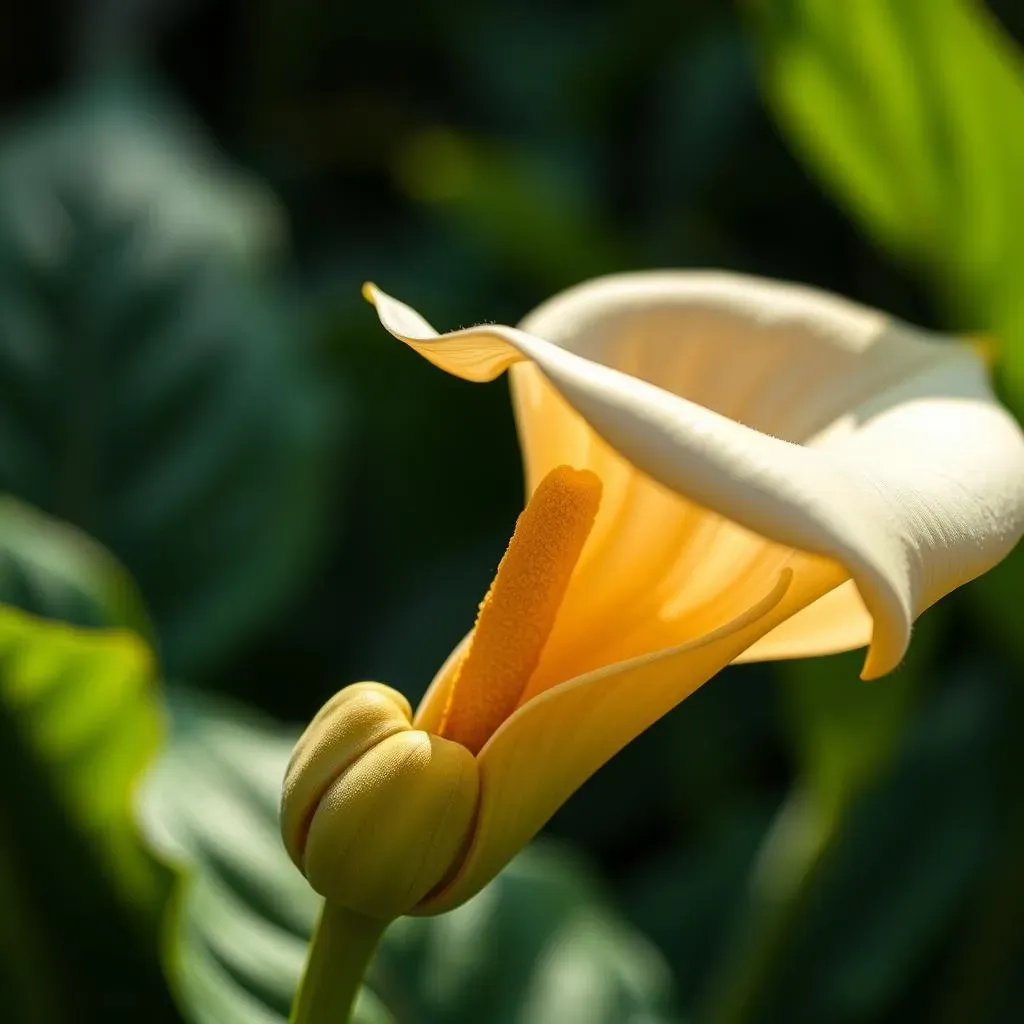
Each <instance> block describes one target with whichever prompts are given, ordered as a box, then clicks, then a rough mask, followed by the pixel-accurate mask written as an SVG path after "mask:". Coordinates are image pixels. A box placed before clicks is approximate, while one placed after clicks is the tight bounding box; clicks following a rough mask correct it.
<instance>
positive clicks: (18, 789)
mask: <svg viewBox="0 0 1024 1024" xmlns="http://www.w3.org/2000/svg"><path fill="white" fill-rule="evenodd" d="M96 554H97V553H96V552H90V557H92V556H93V555H96ZM90 589H91V588H90V587H89V585H88V581H87V580H86V581H84V586H83V592H90ZM162 735H163V715H162V710H161V703H160V698H159V693H158V691H157V689H156V687H155V684H154V678H153V658H152V654H151V653H150V651H149V649H148V648H147V647H146V646H145V645H144V643H143V642H142V641H141V640H140V639H139V638H138V637H137V636H135V635H134V634H132V633H129V632H127V631H105V632H93V631H86V630H81V629H77V628H74V627H71V626H68V625H66V624H63V623H53V622H47V621H44V620H42V619H38V618H36V617H34V616H31V615H28V614H25V613H23V612H21V611H18V610H15V609H12V608H9V607H6V606H0V771H2V773H3V777H4V779H5V783H4V786H3V789H2V796H0V835H2V836H3V841H2V843H0V846H2V847H3V849H2V850H0V892H2V895H3V906H4V912H3V914H0V947H2V948H3V952H4V955H3V958H2V964H0V968H2V970H0V975H3V976H5V977H2V978H0V981H3V983H4V984H3V987H4V990H5V992H6V991H8V990H11V991H12V993H13V996H14V1001H15V1004H14V1009H13V1010H12V1011H11V1012H13V1014H14V1016H13V1018H12V1019H16V1020H18V1021H24V1022H25V1024H36V1022H37V1021H38V1022H46V1024H51V1022H56V1021H61V1022H64V1021H68V1022H70V1021H75V1022H78V1021H81V1022H87V1021H92V1020H97V1019H99V1020H109V1019H114V1018H115V1017H116V1016H117V1015H118V1014H120V1013H128V1012H130V1011H131V1007H132V1006H134V1005H136V1004H135V1003H134V1000H135V999H137V998H140V999H141V998H146V999H149V1000H153V1002H152V1014H153V1019H154V1020H161V1019H165V1018H163V1017H162V1016H161V1010H160V1002H159V1000H160V990H159V988H154V985H155V983H156V975H155V959H156V957H155V947H156V942H155V938H154V936H155V935H156V929H157V926H158V924H159V921H160V917H161V914H162V911H163V905H164V900H165V898H166V896H167V893H168V891H169V881H170V879H169V877H168V875H167V873H166V870H165V868H164V867H163V866H162V865H161V864H159V862H158V861H156V859H155V858H153V857H152V855H151V854H150V852H149V850H148V849H147V847H146V846H145V845H144V844H143V843H142V841H141V840H140V838H139V835H138V832H137V828H136V825H135V820H134V816H133V814H132V809H131V802H132V792H133V789H134V787H135V784H136V781H137V779H138V777H139V776H140V774H141V773H142V771H143V769H144V768H146V767H147V766H148V764H149V762H150V760H151V759H152V758H153V756H154V755H155V752H156V749H157V747H158V746H159V743H160V740H161V737H162ZM8 837H13V838H14V840H15V841H12V842H8ZM147 956H148V958H149V959H148V960H147ZM56 979H62V980H61V981H60V983H59V984H58V983H56ZM41 986H42V987H41ZM47 986H49V987H47ZM72 993H74V995H73V998H71V994H72ZM8 1009H9V1007H8V1005H7V1004H6V1003H5V1013H6V1012H8ZM94 1014H95V1016H94Z"/></svg>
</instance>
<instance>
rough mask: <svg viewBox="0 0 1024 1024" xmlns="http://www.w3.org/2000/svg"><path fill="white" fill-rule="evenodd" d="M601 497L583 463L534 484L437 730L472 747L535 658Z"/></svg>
mask: <svg viewBox="0 0 1024 1024" xmlns="http://www.w3.org/2000/svg"><path fill="white" fill-rule="evenodd" d="M600 502H601V481H600V479H599V478H598V476H597V475H596V474H595V473H592V472H591V471H590V470H589V469H572V468H571V467H569V466H557V467H556V468H555V469H553V470H551V472H550V473H548V475H547V476H546V477H544V479H543V480H541V482H540V484H538V486H537V489H536V490H535V491H534V492H533V497H532V498H531V499H530V501H529V503H528V504H527V506H526V508H525V509H524V510H523V512H522V513H521V514H520V516H519V519H518V521H517V522H516V529H515V532H514V533H513V534H512V540H511V541H509V545H508V550H507V551H506V552H505V556H504V558H502V560H501V563H500V564H499V566H498V572H497V574H496V575H495V577H494V582H493V583H492V584H491V588H490V590H488V591H487V596H486V597H485V598H484V599H483V602H482V603H481V605H480V613H479V615H478V616H477V620H476V628H475V629H474V630H473V638H472V640H471V641H470V645H469V650H468V651H467V652H466V656H465V657H464V658H463V659H462V664H461V665H460V666H459V669H458V673H457V675H456V677H455V681H454V683H453V684H452V688H451V692H450V694H449V696H448V704H447V706H446V707H445V712H444V716H443V717H442V720H441V727H440V730H439V732H440V734H441V735H442V736H444V737H446V738H448V739H451V740H455V741H456V742H457V743H461V744H462V745H463V746H464V747H468V748H469V749H470V750H471V751H472V752H473V753H474V754H476V753H478V752H479V751H480V749H481V748H482V747H483V745H484V744H485V743H486V742H487V740H488V739H489V738H490V737H491V735H492V734H493V733H494V731H495V730H496V729H497V728H498V726H499V725H501V723H502V722H504V721H505V719H506V718H508V717H509V715H511V714H512V712H513V711H515V709H516V705H517V704H518V703H519V698H520V697H521V696H522V695H523V691H524V690H525V689H526V684H527V683H528V682H529V681H530V676H531V675H533V672H534V670H535V669H536V667H537V663H538V662H539V661H540V656H541V652H542V651H543V650H544V645H545V644H546V643H547V639H548V637H549V636H550V634H551V629H552V627H553V626H554V624H555V616H556V615H557V614H558V609H559V607H560V606H561V604H562V599H563V598H564V597H565V591H566V589H567V588H568V586H569V579H570V577H571V576H572V572H573V569H575V568H576V563H577V562H578V561H579V557H580V554H581V552H582V551H583V545H584V544H585V543H586V540H587V537H588V536H589V535H590V531H591V528H592V527H593V525H594V517H595V516H596V515H597V509H598V505H599V504H600Z"/></svg>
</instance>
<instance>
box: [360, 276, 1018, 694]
mask: <svg viewBox="0 0 1024 1024" xmlns="http://www.w3.org/2000/svg"><path fill="white" fill-rule="evenodd" d="M368 295H369V297H370V298H371V299H372V301H374V302H375V303H376V305H377V308H378V312H379V313H380V316H381V320H382V323H383V324H384V326H385V327H386V328H388V329H389V330H390V331H391V332H392V333H393V334H394V335H395V336H396V337H398V338H400V339H401V340H403V341H405V342H407V343H408V344H410V345H412V346H413V347H414V348H416V349H417V351H419V352H421V353H422V354H423V355H425V356H426V358H428V359H430V360H431V361H432V362H434V363H435V364H436V365H438V366H440V367H442V368H443V369H445V370H447V371H449V372H451V373H454V374H457V375H459V376H463V377H466V378H467V379H470V380H485V379H490V378H492V377H493V376H496V375H497V374H498V373H500V372H501V370H503V369H505V368H507V367H509V366H511V367H512V378H513V388H514V390H515V392H516V412H517V422H518V424H519V429H520V433H521V436H522V440H523V445H524V449H525V456H526V464H527V474H528V483H529V485H530V486H533V485H534V484H535V482H536V480H537V479H539V477H540V476H542V475H543V473H544V472H546V470H547V469H548V468H550V464H551V463H552V460H556V461H555V464H557V463H558V462H565V463H568V464H570V465H574V466H577V467H580V468H584V467H585V468H590V469H592V470H594V471H595V472H597V473H598V475H599V476H600V477H601V478H602V481H603V483H604V485H605V496H604V499H603V506H602V510H601V513H600V515H599V518H598V521H597V522H596V524H595V528H594V531H593V534H592V536H591V539H590V541H589V542H588V548H587V550H585V551H584V553H583V557H582V559H581V562H580V565H579V569H578V575H579V579H578V580H574V584H573V587H572V588H570V590H571V591H572V590H573V589H574V588H575V593H570V594H569V595H567V598H566V608H565V613H564V615H563V616H562V617H561V622H560V624H559V626H561V627H562V628H563V629H565V630H569V631H570V632H571V631H572V629H573V628H577V629H578V628H580V624H584V625H586V626H587V627H588V628H589V629H591V630H592V631H594V632H592V633H591V635H598V636H600V635H601V632H600V625H601V623H602V617H604V620H607V621H608V622H609V623H610V617H611V616H612V615H614V613H615V609H616V608H619V609H621V608H622V607H623V603H622V594H621V590H620V591H619V592H618V593H617V594H616V595H613V597H614V599H612V598H606V597H604V596H603V595H602V591H601V588H600V587H599V586H596V585H595V586H587V587H584V580H585V579H587V578H588V571H589V579H590V580H591V582H593V581H594V580H600V579H605V580H608V579H614V578H615V576H614V573H613V572H611V571H610V568H609V567H614V566H616V565H618V566H620V567H621V566H625V565H629V566H632V567H633V568H631V569H630V570H629V572H630V573H631V574H632V575H631V579H632V581H633V585H634V586H635V588H636V593H638V594H639V593H647V594H652V595H656V603H653V604H652V603H648V605H647V606H646V607H645V609H644V612H643V615H642V616H640V617H639V618H638V620H637V622H635V623H633V624H632V625H631V626H629V627H627V631H628V629H632V630H633V637H632V640H629V639H628V638H624V636H623V635H622V634H621V633H616V635H615V638H614V640H615V642H616V643H618V644H619V648H618V652H619V654H623V653H625V654H627V655H628V653H629V652H630V650H652V649H653V648H652V647H651V644H652V643H663V642H664V641H666V640H671V639H672V637H673V636H675V637H679V636H680V635H681V636H682V637H683V639H684V640H686V639H687V638H692V637H693V636H695V635H697V633H698V630H697V629H696V626H695V625H694V622H693V621H691V619H692V617H693V616H694V615H696V616H697V618H698V620H702V622H703V625H704V626H706V625H707V621H706V618H707V617H706V615H705V614H704V611H703V606H702V602H704V603H712V604H714V603H715V602H716V601H717V602H718V607H719V608H720V610H722V611H724V610H726V606H725V605H723V604H722V603H721V602H720V601H718V599H717V596H716V594H715V593H714V591H713V587H712V584H711V583H710V582H707V583H706V584H701V585H699V586H698V585H696V584H695V580H696V581H697V583H698V584H699V583H700V580H701V578H704V579H705V580H710V578H711V575H712V573H711V570H710V569H709V568H708V567H709V566H715V565H716V564H717V565H718V568H719V569H722V568H724V569H725V571H726V575H730V574H731V577H732V578H734V579H736V580H742V579H743V578H745V574H747V573H748V572H749V567H750V565H751V564H755V565H756V564H760V565H761V566H762V567H763V565H764V564H766V563H771V562H773V561H774V562H778V563H782V562H785V560H786V558H787V557H788V555H789V554H792V552H794V551H796V552H807V553H811V554H814V555H818V556H823V557H824V558H827V559H831V560H834V561H835V562H837V563H839V564H840V565H842V566H843V567H844V568H845V570H846V571H847V573H848V576H849V577H850V578H852V580H853V582H854V584H855V587H856V593H854V591H853V590H852V588H849V587H841V586H839V584H841V583H842V582H843V581H842V580H837V581H836V582H835V584H834V586H833V589H835V588H836V587H838V588H839V590H840V591H841V592H840V593H837V594H834V595H832V596H830V597H829V598H828V599H826V600H827V601H828V602H830V603H827V604H823V605H822V607H821V608H818V609H814V610H812V609H808V610H807V611H806V612H805V613H804V615H803V618H802V619H801V620H798V619H794V621H793V622H792V623H790V624H788V626H787V627H786V630H788V634H787V632H786V630H783V631H782V632H780V634H779V635H778V637H775V638H767V637H766V639H765V641H764V643H763V645H762V648H761V651H762V654H763V656H768V657H772V656H788V654H792V653H808V652H809V651H816V652H822V651H824V650H835V649H839V648H838V647H836V646H835V645H837V644H841V645H847V646H857V645H859V644H860V643H862V642H863V641H864V640H867V639H868V637H867V636H866V635H864V634H865V627H866V626H867V624H868V622H869V621H870V624H871V636H870V643H871V646H870V650H869V653H868V658H867V662H866V664H865V667H864V673H863V674H864V676H865V677H867V678H871V677H874V676H877V675H881V674H883V673H885V672H887V671H889V670H891V669H892V668H893V667H895V665H896V664H898V662H899V661H900V659H901V658H902V656H903V654H904V652H905V650H906V646H907V643H908V641H909V635H910V627H911V624H912V622H913V620H914V618H915V617H916V616H917V615H919V614H920V613H921V612H922V611H923V610H924V609H925V608H927V607H928V606H929V605H931V604H932V603H934V602H935V601H936V600H938V599H939V598H940V597H942V596H943V595H944V594H946V593H948V592H949V591H950V590H952V589H954V588H955V587H957V586H959V585H961V584H962V583H965V582H967V581H968V580H970V579H973V578H974V577H975V576H978V575H980V574H981V573H983V572H985V571H986V570H987V569H989V568H991V566H993V565H994V564H995V563H997V562H998V561H1000V560H1001V559H1002V558H1003V557H1004V556H1005V555H1006V554H1007V553H1008V552H1009V550H1010V549H1011V548H1012V547H1013V546H1014V544H1015V543H1016V541H1017V540H1018V539H1019V537H1020V535H1021V533H1022V531H1024V437H1022V434H1021V431H1020V428H1019V426H1018V425H1017V423H1016V422H1015V421H1014V420H1013V418H1012V417H1011V416H1010V415H1009V414H1008V413H1007V412H1006V411H1005V410H1003V409H1002V408H1001V407H1000V406H999V404H998V403H997V402H996V400H995V399H994V397H993V395H992V393H991V390H990V388H989V386H988V382H987V379H986V373H985V369H984V366H983V365H982V363H981V361H980V360H979V359H978V358H977V356H976V355H975V354H974V353H973V352H972V351H971V350H970V348H969V347H968V346H965V345H958V344H955V343H952V342H951V341H950V340H945V341H944V340H943V339H940V338H938V337H936V336H933V335H930V334H927V333H926V332H923V331H919V330H916V329H914V328H912V327H910V326H908V325H906V324H902V323H900V322H898V321H896V320H894V319H892V318H890V317H887V316H885V315H884V314H881V313H878V312H875V311H872V310H868V309H865V308H863V307H860V306H857V305H855V304H853V303H850V302H846V301H844V300H842V299H839V298H836V297H833V296H829V295H827V294H824V293H821V292H818V291H815V290H813V289H810V288H803V287H798V286H795V285H785V284H778V283H774V282H769V281H763V280H759V279H755V278H747V277H741V276H736V275H728V274H715V273H701V272H659V273H640V274H628V275H621V276H616V277H610V278H603V279H600V280H597V281H593V282H590V283H588V284H585V285H582V286H580V287H578V288H575V289H571V290H570V291H568V292H565V293H563V294H562V295H560V296H557V297H556V298H554V299H552V300H551V301H550V302H548V303H546V304H545V305H544V306H542V307H540V308H539V309H538V310H537V311H535V312H534V313H533V314H531V315H530V316H529V317H528V318H527V319H526V320H525V321H524V325H523V329H516V328H511V327H502V326H497V325H482V326H480V327H475V328H469V329H465V330H460V331H453V332H451V333H449V334H446V335H442V336H438V335H437V334H436V333H435V332H434V331H433V330H432V329H431V328H430V327H429V325H428V324H426V322H425V321H423V320H422V318H420V317H419V316H418V314H415V313H413V312H412V311H411V310H409V309H408V307H406V306H404V305H402V304H401V303H399V302H397V301H396V300H394V299H390V298H389V297H387V296H385V295H384V294H383V293H381V292H379V291H377V290H375V289H368ZM524 361H525V362H524ZM513 364H518V365H513ZM666 551H670V552H673V557H671V558H668V559H666V558H665V557H663V556H664V553H665V552H666ZM680 552H682V554H680ZM627 582H628V581H627ZM701 586H704V591H705V592H703V595H702V596H700V597H699V598H694V594H695V593H696V594H701V593H702V591H701ZM822 596H824V595H822ZM652 600H655V599H654V598H652ZM694 601H696V604H694V603H693V602H694ZM574 602H575V603H574ZM688 602H689V605H688ZM574 609H575V611H574ZM865 612H866V614H865ZM645 623H646V625H645ZM574 624H575V625H574ZM559 626H556V630H555V632H554V633H553V635H552V637H551V641H550V648H551V652H550V658H557V657H558V656H559V651H561V652H563V656H564V652H568V651H570V650H574V651H577V652H578V650H579V642H578V635H575V636H570V635H569V634H568V633H563V635H562V636H561V638H560V637H559ZM645 630H653V632H649V633H645ZM630 644H632V647H631V646H630ZM756 650H757V649H756V648H754V649H753V651H752V652H751V653H754V652H756ZM547 653H548V652H546V655H547ZM739 653H740V651H737V652H736V655H734V656H737V655H739ZM574 656H575V655H574ZM615 656H617V655H616V653H615V651H613V650H608V651H607V652H605V654H604V655H602V659H604V660H603V663H604V664H610V663H611V661H610V660H608V659H611V658H613V657H615ZM559 671H560V670H559V669H558V668H557V666H555V665H554V664H553V663H551V664H549V665H548V666H547V667H545V665H544V664H543V662H542V665H541V666H540V668H539V670H538V673H539V682H538V685H537V686H534V687H532V692H533V693H537V692H541V691H542V690H543V689H544V688H545V687H546V686H549V685H554V684H555V683H556V682H558V681H559ZM545 672H546V673H547V675H546V676H545V675H544V673H545ZM561 678H563V679H564V678H565V676H564V675H563V676H562V677H561Z"/></svg>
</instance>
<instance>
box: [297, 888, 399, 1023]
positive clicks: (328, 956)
mask: <svg viewBox="0 0 1024 1024" xmlns="http://www.w3.org/2000/svg"><path fill="white" fill-rule="evenodd" d="M387 926H388V922H387V921H380V920H377V919H376V918H372V917H365V916H364V915H362V914H357V913H355V912H354V911H351V910H348V909H346V908H345V907H339V906H336V905H335V904H333V903H325V904H324V908H323V910H322V911H321V913H320V921H319V922H318V923H317V926H316V932H315V933H314V934H313V941H312V942H311V943H310V947H309V959H308V960H307V961H306V970H305V973H304V974H303V976H302V980H301V981H300V982H299V991H298V993H297V994H296V996H295V1003H294V1005H293V1006H292V1014H291V1016H290V1017H289V1018H288V1021H289V1024H347V1022H348V1021H351V1019H352V1011H353V1009H354V1007H355V1004H356V997H357V996H358V995H359V989H360V986H361V985H362V982H363V975H364V974H365V973H366V968H367V967H368V966H369V963H370V959H371V958H372V956H373V953H374V950H376V948H377V943H378V942H380V939H381V936H382V935H383V934H384V929H385V928H386V927H387Z"/></svg>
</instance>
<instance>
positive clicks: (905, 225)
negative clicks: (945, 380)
mask: <svg viewBox="0 0 1024 1024" xmlns="http://www.w3.org/2000/svg"><path fill="white" fill-rule="evenodd" d="M752 6H753V10H754V12H755V13H756V15H757V19H756V24H757V27H758V29H759V35H760V41H761V47H762V55H763V58H764V72H765V82H766V85H767V89H768V95H769V97H770V99H771V100H772V102H773V103H774V105H775V108H776V110H777V112H778V114H779V117H780V120H781V121H782V123H783V125H784V126H785V127H786V128H787V129H788V130H789V132H790V134H791V137H792V138H793V140H794V142H795V143H796V145H797V147H798V149H799V150H800V151H801V152H802V153H803V154H804V155H806V156H807V158H808V159H809V160H810V161H811V163H812V164H813V165H814V166H815V167H816V168H817V169H818V170H819V172H820V173H821V174H822V176H823V177H824V179H825V181H826V182H827V183H828V184H829V185H830V186H831V187H832V188H833V189H835V191H836V194H837V195H838V197H839V198H840V199H841V200H842V201H843V202H845V203H846V204H847V205H848V206H849V207H850V208H851V209H852V210H853V212H854V213H855V214H856V215H857V216H858V217H859V218H860V219H861V220H862V221H863V222H864V224H865V225H866V226H867V227H868V229H869V230H870V231H872V232H873V233H874V234H875V236H876V237H877V238H878V239H879V240H881V241H882V242H884V243H885V244H886V245H888V246H889V247H891V248H892V249H893V250H894V251H896V252H898V253H900V254H901V255H903V256H905V257H907V258H909V259H911V260H913V261H915V262H917V263H919V264H921V265H922V266H923V267H925V268H927V269H928V270H930V271H932V272H934V273H936V274H937V275H938V277H939V284H940V287H941V291H940V299H941V300H942V301H945V302H950V301H952V303H953V305H954V312H955V313H957V314H959V315H960V316H961V317H963V318H964V319H966V320H967V321H968V326H971V327H979V328H980V327H986V328H997V329H1000V332H1001V331H1003V330H1010V331H1011V333H1012V337H1011V338H1010V339H1009V341H1010V344H1011V347H1012V349H1013V351H1012V352H1007V354H1006V358H1007V362H1008V368H1009V369H1010V372H1011V374H1012V375H1013V376H1014V377H1016V378H1017V380H1018V382H1019V383H1020V384H1024V321H1021V320H1019V319H1017V320H1016V322H1014V321H1013V319H1011V318H1014V317H1015V318H1019V315H1020V313H1021V311H1022V308H1024V307H1022V305H1021V300H1020V298H1019V291H1020V289H1019V287H1018V286H1017V285H1018V284H1019V280H1020V273H1021V269H1022V267H1024V236H1022V235H1021V232H1020V231H1019V230H1018V225H1019V224H1020V223H1021V221H1022V219H1024V188H1022V187H1021V181H1022V180H1024V60H1022V57H1021V54H1020V52H1019V50H1018V49H1017V48H1016V47H1015V46H1014V44H1013V43H1012V41H1011V40H1010V39H1009V37H1008V36H1007V35H1006V34H1005V33H1004V32H1003V31H1002V29H1001V28H1000V27H999V25H998V24H997V22H996V21H995V20H994V18H993V17H992V16H991V15H990V14H989V13H988V11H987V10H986V9H985V5H984V4H982V3H980V2H975V0H901V2H900V3H891V2H889V0H862V2H858V3H833V2H832V0H755V2H754V3H753V5H752ZM947 291H948V292H949V294H946V292H947Z"/></svg>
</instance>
